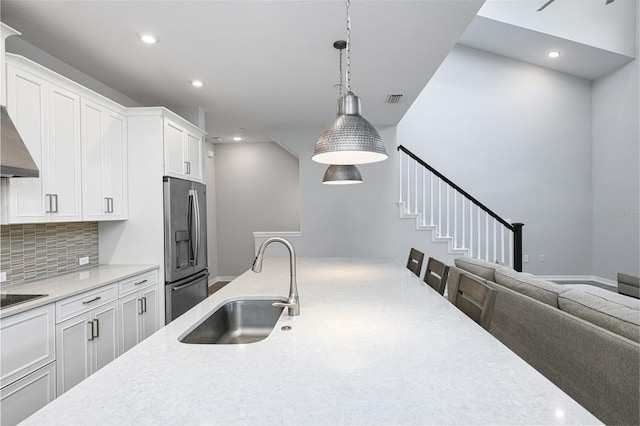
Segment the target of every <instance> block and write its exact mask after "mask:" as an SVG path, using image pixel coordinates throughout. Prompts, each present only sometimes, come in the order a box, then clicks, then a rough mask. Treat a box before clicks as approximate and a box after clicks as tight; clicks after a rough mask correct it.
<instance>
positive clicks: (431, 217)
mask: <svg viewBox="0 0 640 426" xmlns="http://www.w3.org/2000/svg"><path fill="white" fill-rule="evenodd" d="M429 188H430V189H429V204H430V205H431V214H430V215H429V223H430V224H431V226H433V173H430V174H429Z"/></svg>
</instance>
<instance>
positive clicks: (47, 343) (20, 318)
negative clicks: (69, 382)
mask: <svg viewBox="0 0 640 426" xmlns="http://www.w3.org/2000/svg"><path fill="white" fill-rule="evenodd" d="M54 339H55V319H54V306H53V304H49V305H45V306H41V307H38V308H35V309H31V310H29V311H26V312H21V313H19V314H16V315H11V316H9V317H6V318H2V319H1V320H0V370H1V371H2V379H1V381H0V383H1V385H2V386H1V389H0V424H2V425H3V426H4V425H15V424H17V423H19V422H21V421H22V420H24V419H25V418H27V417H28V416H30V415H31V414H33V413H35V412H36V411H37V410H39V409H40V408H42V407H44V406H45V405H46V404H47V403H49V402H50V401H52V400H53V399H54V398H55V397H56V390H55V340H54Z"/></svg>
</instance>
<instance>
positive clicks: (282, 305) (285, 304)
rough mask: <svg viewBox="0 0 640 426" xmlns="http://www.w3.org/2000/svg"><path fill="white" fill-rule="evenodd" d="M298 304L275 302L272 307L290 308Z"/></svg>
mask: <svg viewBox="0 0 640 426" xmlns="http://www.w3.org/2000/svg"><path fill="white" fill-rule="evenodd" d="M295 305H296V302H295V301H293V302H273V303H272V304H271V306H273V307H275V308H290V307H292V306H295Z"/></svg>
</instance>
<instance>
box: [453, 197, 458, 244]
mask: <svg viewBox="0 0 640 426" xmlns="http://www.w3.org/2000/svg"><path fill="white" fill-rule="evenodd" d="M453 248H458V197H456V191H455V190H454V192H453Z"/></svg>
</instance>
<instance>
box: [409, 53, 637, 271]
mask: <svg viewBox="0 0 640 426" xmlns="http://www.w3.org/2000/svg"><path fill="white" fill-rule="evenodd" d="M398 142H399V143H401V144H403V145H406V146H407V147H408V148H409V149H411V150H412V151H414V152H415V153H416V154H417V155H418V156H420V157H421V158H422V159H424V160H425V161H426V162H427V163H429V164H431V165H432V166H433V167H435V168H436V169H438V170H440V171H441V172H442V173H444V174H445V176H447V177H449V178H450V179H452V180H453V181H454V182H456V183H457V184H458V185H459V186H461V187H462V188H463V189H465V190H466V191H467V192H469V193H470V194H471V195H473V196H474V197H475V198H477V199H478V200H480V201H481V202H483V203H484V204H485V205H487V206H488V207H489V208H491V209H492V210H494V211H495V212H496V213H498V214H499V215H500V216H502V217H503V218H508V219H511V220H512V221H513V222H523V223H524V224H525V227H524V253H525V254H528V255H529V260H530V261H529V263H525V264H524V265H523V267H524V270H525V271H528V272H532V273H536V274H544V275H556V274H563V275H577V274H580V275H588V274H591V271H592V267H591V259H592V248H591V247H592V232H591V229H592V215H591V210H592V207H591V206H592V196H591V192H592V191H591V83H590V82H589V81H587V80H583V79H580V78H576V77H572V76H569V75H567V74H563V73H559V72H555V71H550V70H548V69H544V68H540V67H537V66H533V65H529V64H526V63H523V62H519V61H515V60H511V59H508V58H505V57H502V56H497V55H492V54H489V53H486V52H482V51H479V50H476V49H472V48H469V47H465V46H456V47H455V48H454V50H453V51H452V52H451V53H450V54H449V56H448V57H447V58H446V59H445V61H444V62H443V64H442V65H441V66H440V69H439V70H438V71H437V72H436V74H435V75H434V77H433V78H432V79H431V81H430V82H429V83H428V84H427V86H426V87H425V89H424V90H423V92H422V94H421V95H420V96H419V97H418V99H417V100H416V101H415V103H414V104H413V106H412V107H411V108H410V109H409V111H408V112H407V113H406V114H405V116H404V117H403V119H402V120H401V122H400V124H399V125H398ZM636 157H637V156H636ZM540 255H545V258H546V260H545V262H540V260H539V259H540Z"/></svg>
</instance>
